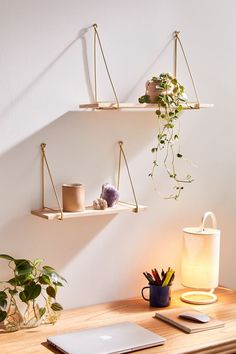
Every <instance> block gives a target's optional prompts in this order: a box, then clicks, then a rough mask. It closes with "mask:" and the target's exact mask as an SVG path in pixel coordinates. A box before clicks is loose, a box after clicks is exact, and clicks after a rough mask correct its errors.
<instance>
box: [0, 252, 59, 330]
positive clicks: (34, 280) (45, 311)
mask: <svg viewBox="0 0 236 354" xmlns="http://www.w3.org/2000/svg"><path fill="white" fill-rule="evenodd" d="M0 258H2V259H5V260H7V261H8V266H9V268H10V269H11V270H12V272H13V277H12V278H11V279H9V280H7V281H1V284H2V289H1V291H0V328H1V329H3V330H5V331H16V330H19V329H21V328H29V327H35V326H37V325H39V324H40V323H41V322H42V321H44V323H55V322H56V320H57V318H58V314H59V313H60V311H61V310H62V306H61V305H60V304H59V303H58V302H56V294H57V290H58V287H61V286H63V283H64V282H65V281H66V280H65V279H64V278H63V277H61V276H60V275H59V274H58V273H57V272H56V270H55V269H54V268H52V267H50V266H47V265H45V266H42V262H43V261H42V260H41V259H35V260H33V261H30V260H28V259H15V258H13V257H11V256H9V255H6V254H1V255H0ZM40 297H41V298H42V299H43V302H44V305H43V306H42V307H39V304H38V300H39V299H40ZM22 303H23V304H24V307H25V311H24V314H22V313H21V312H20V310H19V305H22Z"/></svg>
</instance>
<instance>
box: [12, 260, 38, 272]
mask: <svg viewBox="0 0 236 354" xmlns="http://www.w3.org/2000/svg"><path fill="white" fill-rule="evenodd" d="M14 262H15V265H16V271H17V273H18V275H24V274H30V273H32V270H33V266H32V265H31V263H30V261H28V260H27V259H15V260H14Z"/></svg>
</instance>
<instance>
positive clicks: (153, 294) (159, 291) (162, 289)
mask: <svg viewBox="0 0 236 354" xmlns="http://www.w3.org/2000/svg"><path fill="white" fill-rule="evenodd" d="M145 289H149V293H150V295H149V299H147V298H146V297H145V296H144V290H145ZM141 293H142V297H143V299H144V300H146V301H149V304H150V306H152V307H166V306H169V304H170V287H169V286H158V285H152V284H149V286H145V287H144V288H142V292H141Z"/></svg>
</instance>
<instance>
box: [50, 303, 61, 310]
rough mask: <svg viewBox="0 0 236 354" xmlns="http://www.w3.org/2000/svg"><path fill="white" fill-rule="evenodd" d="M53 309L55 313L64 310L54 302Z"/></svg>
mask: <svg viewBox="0 0 236 354" xmlns="http://www.w3.org/2000/svg"><path fill="white" fill-rule="evenodd" d="M51 308H52V309H53V311H61V310H63V307H62V306H61V305H60V304H59V303H58V302H54V303H53V304H52V305H51Z"/></svg>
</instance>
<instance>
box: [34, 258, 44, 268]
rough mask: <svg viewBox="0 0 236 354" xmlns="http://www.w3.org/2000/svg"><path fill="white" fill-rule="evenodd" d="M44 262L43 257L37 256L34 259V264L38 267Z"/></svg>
mask: <svg viewBox="0 0 236 354" xmlns="http://www.w3.org/2000/svg"><path fill="white" fill-rule="evenodd" d="M42 262H43V259H41V258H36V259H35V260H34V261H33V265H34V266H35V267H36V268H37V267H38V266H39V265H40V264H41V263H42Z"/></svg>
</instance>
